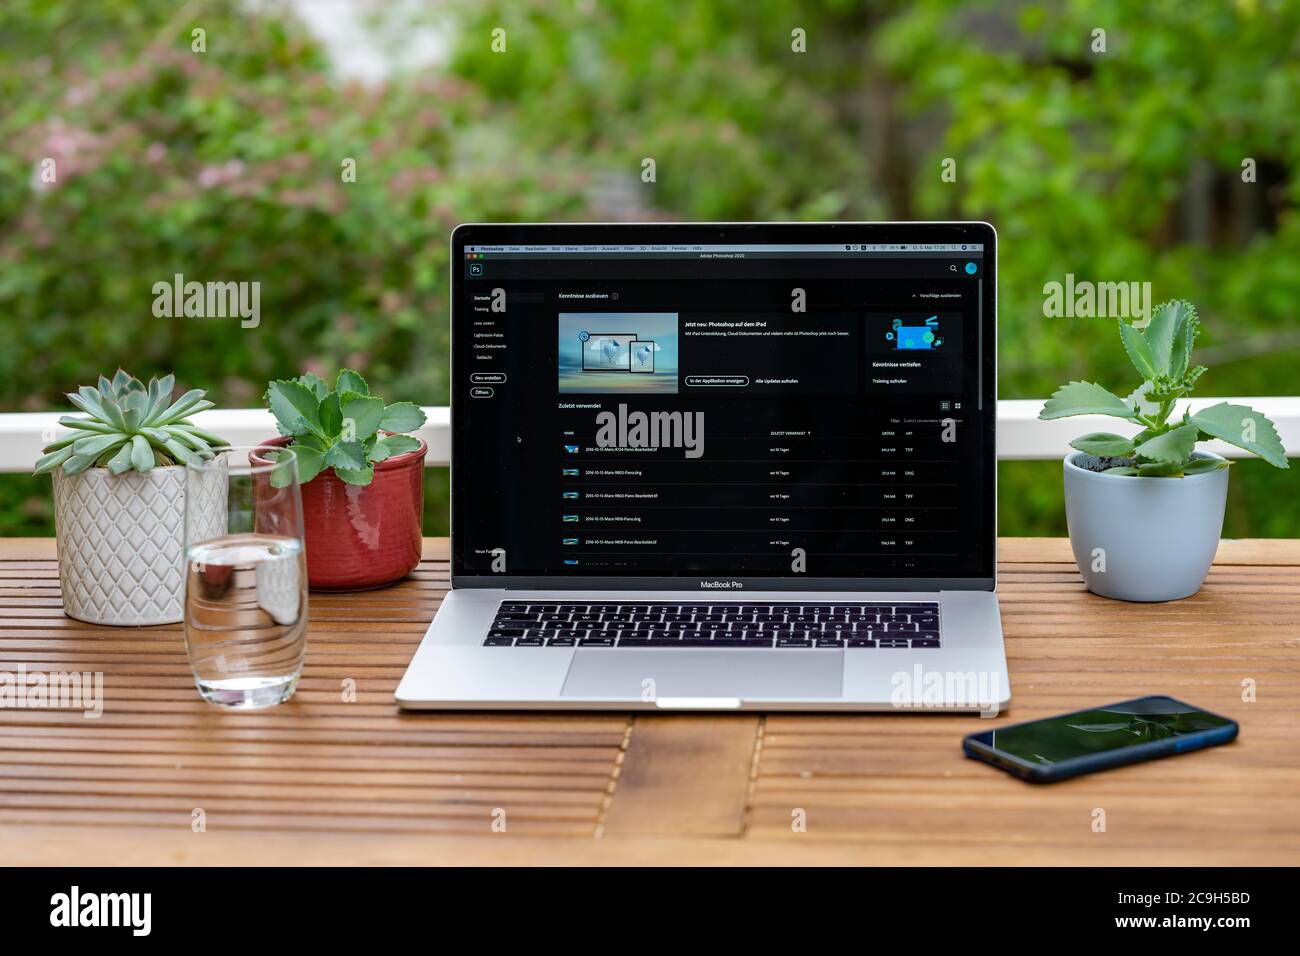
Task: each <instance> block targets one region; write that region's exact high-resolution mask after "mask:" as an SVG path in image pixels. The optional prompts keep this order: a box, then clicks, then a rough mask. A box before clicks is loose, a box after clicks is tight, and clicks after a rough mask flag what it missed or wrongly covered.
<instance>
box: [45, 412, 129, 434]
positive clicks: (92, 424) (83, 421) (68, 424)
mask: <svg viewBox="0 0 1300 956" xmlns="http://www.w3.org/2000/svg"><path fill="white" fill-rule="evenodd" d="M59 424H60V425H62V426H63V427H64V428H79V429H81V430H82V431H88V432H99V433H100V434H102V435H107V434H108V433H109V432H112V431H117V429H115V428H114V427H113V426H112V425H110V424H108V422H101V421H96V420H95V419H93V418H73V417H72V416H71V415H63V416H61V417H60V418H59Z"/></svg>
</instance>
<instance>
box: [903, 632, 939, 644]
mask: <svg viewBox="0 0 1300 956" xmlns="http://www.w3.org/2000/svg"><path fill="white" fill-rule="evenodd" d="M908 637H910V638H911V639H912V646H913V647H915V646H916V642H917V641H937V640H938V639H939V632H938V631H937V630H934V629H929V630H925V629H923V630H919V631H917V632H916V633H915V634H909V635H908Z"/></svg>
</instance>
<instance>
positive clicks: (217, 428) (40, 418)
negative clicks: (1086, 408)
mask: <svg viewBox="0 0 1300 956" xmlns="http://www.w3.org/2000/svg"><path fill="white" fill-rule="evenodd" d="M1222 401H1230V402H1235V403H1239V404H1243V405H1250V406H1251V407H1252V408H1255V409H1257V410H1259V411H1260V412H1262V413H1264V414H1265V415H1267V416H1268V417H1269V418H1271V419H1272V420H1273V423H1274V424H1275V425H1277V430H1278V433H1279V434H1280V435H1281V437H1282V444H1283V446H1284V447H1285V448H1286V453H1287V454H1288V455H1290V456H1292V457H1300V396H1283V397H1269V398H1217V397H1212V398H1199V399H1195V400H1193V402H1192V404H1193V406H1194V407H1195V408H1204V407H1205V406H1207V405H1213V404H1215V403H1217V402H1222ZM1042 407H1043V403H1042V400H1041V399H1003V400H1002V401H1000V402H998V457H999V458H1001V459H1006V460H1019V461H1024V460H1035V459H1039V460H1041V459H1053V458H1060V457H1061V456H1063V455H1064V454H1065V453H1066V452H1067V451H1069V447H1070V446H1069V442H1070V439H1072V438H1076V437H1078V436H1079V435H1082V434H1085V433H1086V432H1094V431H1116V432H1119V433H1121V434H1128V433H1130V432H1132V431H1133V429H1132V427H1131V426H1125V424H1124V423H1123V422H1120V421H1118V420H1117V419H1114V418H1105V417H1103V416H1100V415H1089V416H1082V417H1079V418H1064V419H1058V420H1056V421H1050V422H1043V421H1039V420H1038V411H1039V409H1041V408H1042ZM1183 408H1184V403H1182V402H1180V403H1179V405H1178V408H1177V409H1176V412H1175V414H1177V415H1181V414H1182V412H1183ZM424 411H425V414H426V415H428V417H429V420H428V421H427V422H426V423H425V425H424V427H423V428H421V429H420V430H419V432H417V434H418V435H419V436H420V437H421V438H423V439H424V440H425V441H426V442H428V443H429V454H428V457H427V458H425V465H426V466H428V467H436V466H440V465H446V464H447V463H448V462H449V461H450V460H451V414H450V410H449V409H448V408H447V407H446V406H442V405H433V406H428V407H426V408H425V409H424ZM63 414H67V413H65V412H20V413H0V472H23V471H30V470H31V468H32V464H33V463H34V462H35V461H36V459H37V458H39V457H40V454H41V448H42V447H43V446H44V445H46V444H48V443H49V442H51V441H53V440H55V438H56V437H61V436H63V435H66V434H67V433H68V430H67V429H65V428H62V427H61V426H60V425H59V424H58V420H59V416H60V415H63ZM194 420H195V423H196V424H197V425H199V427H201V428H204V429H206V430H208V431H210V432H214V433H216V434H218V435H220V436H221V437H223V438H225V439H226V440H227V441H229V442H230V443H231V444H234V445H255V444H257V443H258V442H260V441H264V440H265V439H267V438H270V437H271V436H272V435H274V434H276V430H275V424H274V422H273V421H272V419H271V413H270V412H268V411H266V410H265V409H261V408H230V409H222V408H214V409H210V410H208V411H206V412H201V413H199V414H198V415H196V416H195V417H194ZM1204 447H1206V448H1208V449H1209V450H1211V451H1214V452H1217V453H1219V454H1221V455H1224V456H1226V457H1228V458H1241V457H1245V455H1246V453H1245V452H1243V451H1242V450H1241V449H1239V448H1235V447H1233V446H1231V445H1226V444H1224V443H1223V442H1211V443H1209V444H1207V445H1206V446H1204Z"/></svg>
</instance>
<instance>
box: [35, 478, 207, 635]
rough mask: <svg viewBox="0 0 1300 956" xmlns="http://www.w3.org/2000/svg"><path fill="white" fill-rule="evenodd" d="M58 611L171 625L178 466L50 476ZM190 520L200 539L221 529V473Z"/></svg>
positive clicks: (176, 611) (181, 483) (178, 528)
mask: <svg viewBox="0 0 1300 956" xmlns="http://www.w3.org/2000/svg"><path fill="white" fill-rule="evenodd" d="M53 474H54V522H55V526H56V528H57V532H58V553H59V584H60V586H61V588H62V591H63V610H64V612H65V613H66V614H67V615H68V616H69V617H75V618H77V619H78V620H80V621H89V622H91V623H92V624H114V625H135V626H139V625H145V624H175V623H176V622H178V621H180V619H181V615H182V613H183V602H184V597H185V581H184V577H183V570H184V562H183V560H182V550H183V537H184V525H185V467H184V466H183V465H169V466H166V467H158V468H153V469H150V470H149V471H147V472H145V473H143V474H140V473H139V472H135V471H129V472H127V473H125V474H122V475H114V474H113V473H112V472H110V471H109V470H108V469H107V468H89V469H87V470H86V471H83V472H81V474H79V475H71V476H69V475H65V474H64V473H63V470H62V469H55V471H54V473H53ZM218 477H219V484H220V487H217V486H216V485H217V482H216V481H214V486H213V488H212V493H211V494H205V495H204V496H203V501H202V502H201V503H200V506H199V509H198V514H197V515H196V517H197V519H198V522H197V526H198V527H199V528H201V529H206V530H207V533H205V534H204V535H203V537H213V538H215V537H218V536H220V535H222V534H224V533H225V529H226V494H225V492H226V487H225V477H226V476H225V475H224V474H221V475H219V476H218Z"/></svg>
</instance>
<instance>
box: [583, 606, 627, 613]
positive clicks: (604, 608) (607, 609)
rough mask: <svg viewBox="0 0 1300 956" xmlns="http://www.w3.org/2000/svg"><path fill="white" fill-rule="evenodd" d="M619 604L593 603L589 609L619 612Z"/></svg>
mask: <svg viewBox="0 0 1300 956" xmlns="http://www.w3.org/2000/svg"><path fill="white" fill-rule="evenodd" d="M618 609H619V605H617V604H593V605H592V606H591V607H590V608H588V610H591V611H596V612H597V613H600V614H617V613H618Z"/></svg>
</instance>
